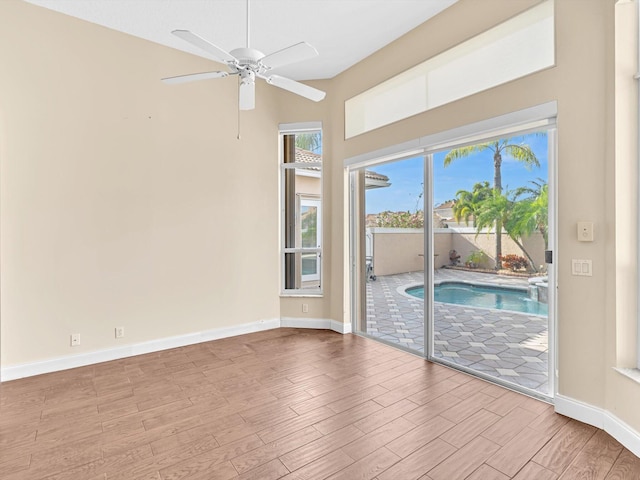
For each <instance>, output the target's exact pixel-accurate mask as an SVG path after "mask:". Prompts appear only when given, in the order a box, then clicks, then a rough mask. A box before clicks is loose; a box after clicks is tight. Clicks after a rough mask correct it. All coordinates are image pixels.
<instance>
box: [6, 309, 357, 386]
mask: <svg viewBox="0 0 640 480" xmlns="http://www.w3.org/2000/svg"><path fill="white" fill-rule="evenodd" d="M280 327H296V328H316V329H321V330H333V331H335V332H338V333H351V325H350V324H347V323H342V322H337V321H335V320H330V319H323V318H322V319H317V318H282V319H279V318H274V319H270V320H258V321H257V322H251V323H244V324H242V325H234V326H231V327H222V328H216V329H213V330H206V331H204V332H196V333H188V334H186V335H179V336H176V337H168V338H159V339H157V340H151V341H149V342H142V343H136V344H133V345H124V346H122V347H114V348H108V349H105V350H98V351H95V352H87V353H81V354H79V355H68V356H64V357H57V358H52V359H48V360H43V361H40V362H32V363H24V364H21V365H13V366H10V367H4V368H2V369H0V381H2V382H6V381H9V380H17V379H19V378H24V377H32V376H34V375H41V374H43V373H51V372H58V371H60V370H68V369H70V368H77V367H84V366H86V365H93V364H95V363H101V362H108V361H111V360H119V359H121V358H127V357H133V356H135V355H143V354H145V353H153V352H159V351H161V350H168V349H170V348H177V347H184V346H186V345H194V344H197V343H203V342H210V341H212V340H218V339H220V338H227V337H235V336H236V335H244V334H247V333H254V332H260V331H262V330H270V329H273V328H280Z"/></svg>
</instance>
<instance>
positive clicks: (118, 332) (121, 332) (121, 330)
mask: <svg viewBox="0 0 640 480" xmlns="http://www.w3.org/2000/svg"><path fill="white" fill-rule="evenodd" d="M123 337H124V327H116V338H123Z"/></svg>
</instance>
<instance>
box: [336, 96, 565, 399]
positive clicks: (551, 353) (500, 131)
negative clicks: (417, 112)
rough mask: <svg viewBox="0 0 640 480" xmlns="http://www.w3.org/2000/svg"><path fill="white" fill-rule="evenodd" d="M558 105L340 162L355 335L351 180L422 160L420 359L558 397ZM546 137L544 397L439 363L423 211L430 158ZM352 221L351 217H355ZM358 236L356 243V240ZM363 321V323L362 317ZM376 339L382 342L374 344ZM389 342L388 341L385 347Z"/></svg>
mask: <svg viewBox="0 0 640 480" xmlns="http://www.w3.org/2000/svg"><path fill="white" fill-rule="evenodd" d="M556 118H557V103H556V102H555V101H554V102H548V103H546V104H542V105H537V106H534V107H531V108H528V109H524V110H520V111H517V112H512V113H508V114H505V115H502V116H500V117H495V118H492V119H488V120H484V121H480V122H477V123H474V124H470V125H465V126H462V127H458V128H455V129H452V130H449V131H445V132H441V133H438V134H434V135H429V136H425V137H421V138H418V139H415V140H411V141H408V142H405V143H402V144H398V145H394V146H391V147H387V148H384V149H381V150H377V151H374V152H369V153H365V154H362V155H358V156H356V157H351V158H348V159H346V160H345V161H344V166H345V169H346V172H347V173H348V175H347V176H348V178H349V180H350V186H351V188H350V192H351V193H350V195H349V203H350V205H349V210H348V211H349V217H350V222H349V229H350V230H349V238H350V246H351V249H350V255H349V266H348V268H349V270H350V280H351V281H350V283H351V285H350V286H349V287H348V288H349V289H350V293H351V295H350V298H349V301H350V303H351V305H350V309H349V311H350V314H351V318H352V327H353V331H354V332H360V329H359V328H358V323H359V322H362V321H365V322H366V306H365V308H362V302H363V301H364V296H363V295H364V294H363V292H362V290H363V289H362V285H360V286H358V283H360V284H362V281H363V279H364V276H363V274H362V272H357V268H358V266H359V265H360V264H361V263H362V260H359V259H358V258H357V255H358V252H359V249H356V248H355V246H356V241H357V238H359V237H361V236H362V237H363V236H364V230H363V228H362V226H361V225H360V228H357V226H356V221H357V218H358V217H359V215H360V213H361V211H360V210H361V209H362V207H363V205H362V200H363V199H362V197H363V196H364V193H363V192H362V193H361V194H360V198H356V196H355V195H354V194H353V186H354V179H355V178H356V174H357V172H364V168H365V167H368V166H373V165H381V164H384V163H389V162H391V161H398V160H402V159H406V158H413V157H417V156H420V155H422V156H423V158H424V195H423V202H424V203H423V206H424V212H425V215H424V218H425V224H424V287H425V295H424V297H425V298H424V302H425V304H424V307H425V308H424V345H425V352H424V358H426V359H427V360H429V361H433V362H437V363H441V364H444V365H447V366H452V367H454V368H457V369H459V370H461V371H464V372H467V373H470V374H472V375H475V376H477V377H480V378H483V379H486V380H488V381H491V382H493V383H496V384H499V385H503V386H505V387H507V388H510V389H513V390H516V391H520V392H522V393H525V394H527V395H530V396H534V397H537V398H539V399H541V400H545V401H552V400H553V398H554V396H555V393H556V392H557V386H558V385H557V383H558V378H557V368H556V365H557V358H558V347H557V298H556V297H557V265H558V250H557V198H558V197H557V181H556V180H557V169H558V166H557V163H558V162H557V126H556ZM543 130H544V131H546V132H547V148H548V185H549V204H548V207H547V208H548V222H549V238H548V241H549V242H548V243H549V246H548V248H549V250H551V252H552V256H553V261H552V263H551V264H549V265H548V267H547V275H548V282H549V308H548V312H549V313H548V318H547V324H548V357H547V362H548V383H549V387H548V388H549V391H548V394H546V395H545V394H542V393H540V392H537V391H535V390H532V389H528V388H525V387H520V386H518V385H515V384H513V383H510V382H505V381H502V380H500V379H498V378H496V377H492V376H490V375H486V374H483V373H482V372H478V371H474V370H471V369H468V368H465V367H461V366H460V365H456V364H452V363H450V362H446V361H443V360H442V358H439V357H434V356H433V352H434V338H433V337H434V335H433V332H434V301H433V280H434V278H433V275H434V273H433V265H434V264H433V215H431V214H427V212H432V211H433V195H432V190H433V154H434V153H437V152H441V151H445V150H450V149H452V148H458V147H461V146H465V145H473V144H476V143H479V142H483V141H490V140H495V139H498V138H501V137H502V138H503V137H505V136H507V135H509V136H514V135H525V134H527V133H532V132H537V131H543ZM354 217H355V218H354ZM354 237H356V238H354ZM357 288H361V292H360V293H359V294H358V295H355V294H356V289H357ZM363 316H364V318H362V317H363ZM376 340H380V339H377V338H376ZM384 343H390V342H384ZM392 345H393V346H394V347H398V348H400V349H403V350H407V351H410V352H411V353H414V354H417V352H416V351H413V350H410V349H407V348H405V347H403V346H402V345H398V344H392Z"/></svg>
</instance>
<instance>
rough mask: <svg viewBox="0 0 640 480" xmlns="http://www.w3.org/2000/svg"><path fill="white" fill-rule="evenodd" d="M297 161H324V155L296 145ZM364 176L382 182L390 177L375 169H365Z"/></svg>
mask: <svg viewBox="0 0 640 480" xmlns="http://www.w3.org/2000/svg"><path fill="white" fill-rule="evenodd" d="M296 163H322V155H318V154H317V153H313V152H310V151H309V150H304V149H302V148H298V147H296ZM311 168H313V167H311ZM364 176H365V178H367V179H369V180H378V181H380V182H388V181H389V177H387V176H386V175H382V174H381V173H376V172H374V171H373V170H365V172H364Z"/></svg>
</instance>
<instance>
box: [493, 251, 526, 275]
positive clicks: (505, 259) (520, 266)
mask: <svg viewBox="0 0 640 480" xmlns="http://www.w3.org/2000/svg"><path fill="white" fill-rule="evenodd" d="M500 260H501V261H502V267H503V268H507V269H509V270H511V271H512V272H517V271H518V270H526V269H527V267H528V266H529V262H528V261H527V259H526V258H524V257H521V256H520V255H514V254H510V255H500Z"/></svg>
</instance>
